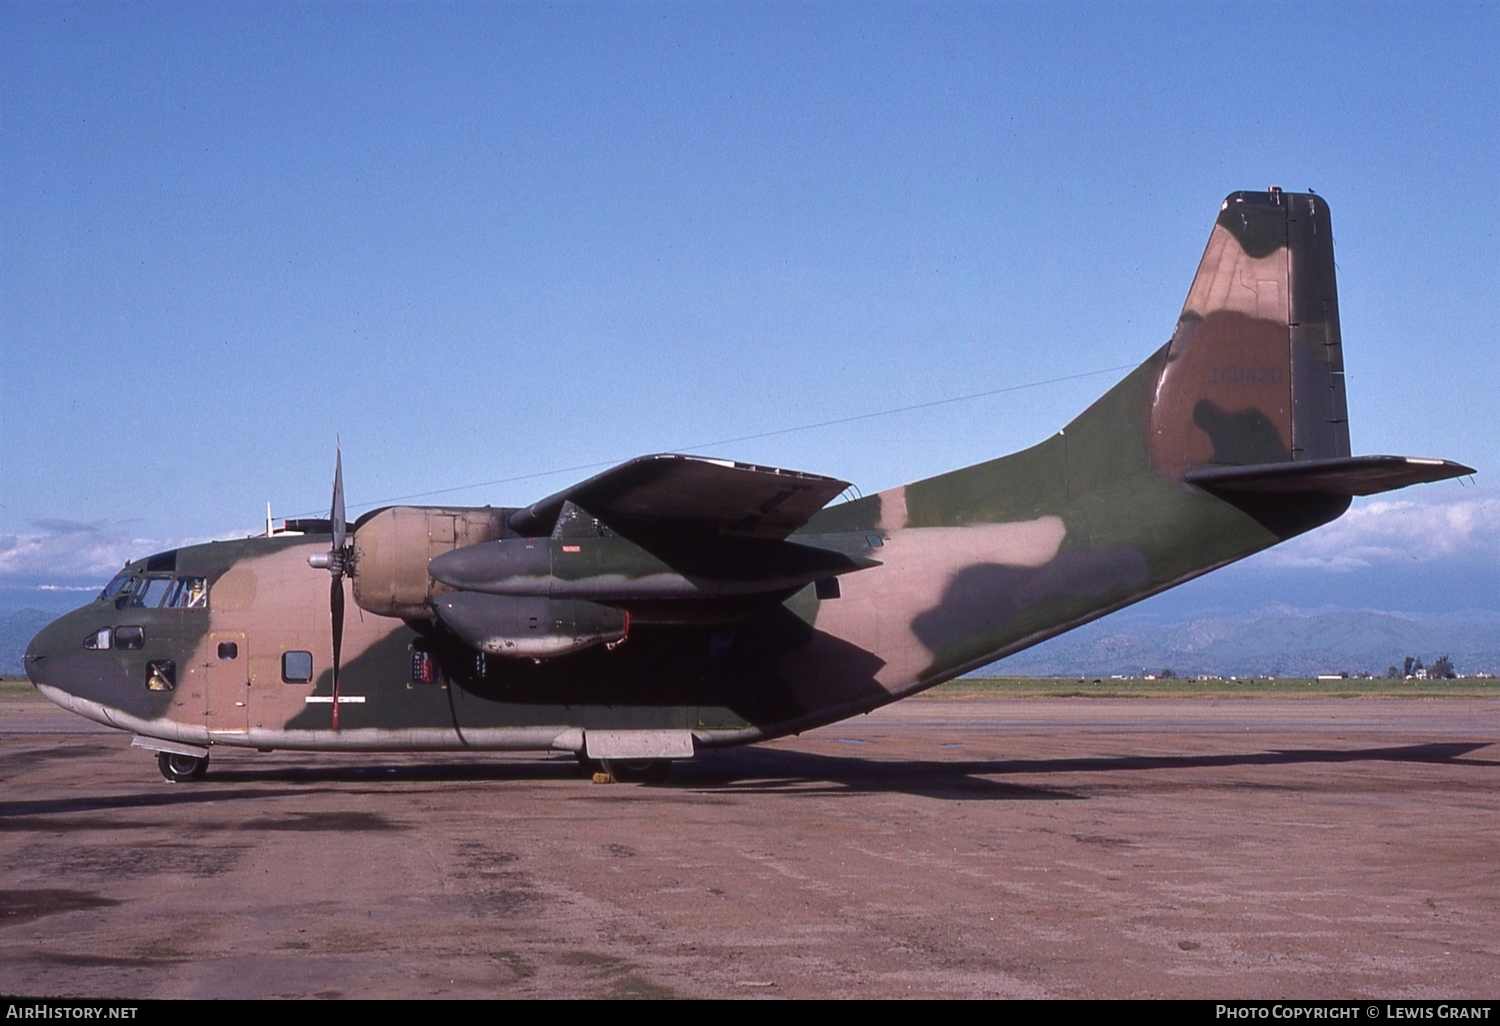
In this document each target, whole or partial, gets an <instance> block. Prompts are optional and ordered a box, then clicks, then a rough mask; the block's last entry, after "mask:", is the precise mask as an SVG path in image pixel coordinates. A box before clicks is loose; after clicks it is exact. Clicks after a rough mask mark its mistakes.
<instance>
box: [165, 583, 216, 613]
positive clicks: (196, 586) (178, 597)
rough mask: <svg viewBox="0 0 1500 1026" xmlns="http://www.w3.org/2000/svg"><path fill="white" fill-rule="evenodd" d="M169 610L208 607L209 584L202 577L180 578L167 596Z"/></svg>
mask: <svg viewBox="0 0 1500 1026" xmlns="http://www.w3.org/2000/svg"><path fill="white" fill-rule="evenodd" d="M166 605H167V608H169V609H203V608H205V607H206V606H207V605H208V584H207V582H206V581H205V580H204V579H203V578H202V577H179V578H177V583H176V584H174V585H173V586H172V592H171V594H169V595H168V596H167V601H166Z"/></svg>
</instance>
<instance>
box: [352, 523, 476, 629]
mask: <svg viewBox="0 0 1500 1026" xmlns="http://www.w3.org/2000/svg"><path fill="white" fill-rule="evenodd" d="M505 513H506V511H505V510H500V509H488V508H486V509H432V508H424V507H420V506H392V507H390V508H388V509H383V510H379V511H377V512H375V513H372V514H369V515H367V516H366V517H364V518H363V519H362V520H361V521H360V523H359V524H358V525H356V527H355V531H354V542H353V560H352V567H353V569H352V571H351V574H352V576H353V578H354V601H355V602H358V603H359V607H360V608H361V609H363V610H365V611H366V612H370V613H376V614H378V615H380V616H399V617H401V618H402V619H405V620H431V619H432V609H431V608H429V606H428V604H427V602H428V600H429V599H430V598H432V596H433V595H434V594H436V593H438V592H441V591H443V590H445V589H444V587H443V586H442V585H440V584H437V583H436V582H435V581H433V579H432V578H431V577H429V576H428V574H427V564H428V563H429V562H430V561H431V560H432V558H433V557H434V556H439V555H442V554H443V553H445V552H452V551H453V550H454V549H455V548H463V547H464V546H468V545H474V544H477V543H479V542H485V541H493V540H494V539H496V538H499V537H500V536H501V534H503V533H504V531H505V524H504V516H505Z"/></svg>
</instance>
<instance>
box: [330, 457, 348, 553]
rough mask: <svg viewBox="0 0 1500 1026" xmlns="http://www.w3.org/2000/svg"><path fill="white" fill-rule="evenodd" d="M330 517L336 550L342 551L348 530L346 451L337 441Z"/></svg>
mask: <svg viewBox="0 0 1500 1026" xmlns="http://www.w3.org/2000/svg"><path fill="white" fill-rule="evenodd" d="M328 519H329V521H330V522H331V523H332V526H333V548H334V551H336V552H341V551H343V548H344V540H345V537H346V535H347V533H348V531H347V528H346V525H345V523H344V452H343V447H342V446H340V445H339V444H338V443H337V442H335V443H334V457H333V507H332V508H331V509H330V510H329V511H328Z"/></svg>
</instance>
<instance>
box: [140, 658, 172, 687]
mask: <svg viewBox="0 0 1500 1026" xmlns="http://www.w3.org/2000/svg"><path fill="white" fill-rule="evenodd" d="M176 687H177V664H176V663H174V662H172V660H170V659H153V660H151V661H150V662H149V663H147V664H146V690H147V691H172V690H174V689H176Z"/></svg>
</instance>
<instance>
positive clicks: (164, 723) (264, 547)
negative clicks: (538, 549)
mask: <svg viewBox="0 0 1500 1026" xmlns="http://www.w3.org/2000/svg"><path fill="white" fill-rule="evenodd" d="M1348 454H1349V434H1348V424H1347V417H1346V414H1345V401H1344V391H1343V360H1342V352H1341V341H1340V336H1339V326H1338V303H1337V296H1336V292H1335V284H1334V269H1333V249H1332V235H1331V229H1330V222H1329V217H1328V210H1327V207H1326V205H1325V204H1324V203H1323V201H1322V199H1321V197H1317V196H1314V195H1311V194H1307V195H1301V194H1291V193H1281V192H1279V191H1272V192H1266V193H1236V194H1234V195H1231V196H1230V197H1229V198H1228V199H1226V200H1225V202H1224V204H1223V207H1222V208H1221V211H1220V215H1219V217H1218V220H1217V222H1216V224H1215V227H1214V229H1213V232H1212V235H1211V237H1210V239H1209V243H1208V247H1207V250H1206V251H1205V253H1204V256H1203V259H1202V261H1201V263H1200V265H1199V268H1198V272H1197V275H1196V276H1195V278H1194V280H1193V283H1192V287H1191V289H1190V290H1189V292H1188V298H1187V302H1186V303H1185V305H1184V307H1183V311H1182V314H1181V316H1180V317H1179V318H1178V322H1177V328H1176V330H1175V331H1174V332H1173V335H1172V338H1171V340H1170V341H1169V342H1168V343H1167V344H1166V345H1164V346H1163V347H1162V348H1161V349H1160V350H1158V351H1157V352H1156V353H1154V354H1152V356H1151V357H1150V358H1149V359H1147V360H1146V362H1145V363H1143V364H1142V365H1141V366H1140V367H1139V368H1137V369H1136V370H1135V371H1133V372H1132V373H1131V374H1129V375H1128V376H1127V377H1126V378H1125V379H1124V380H1123V381H1121V382H1120V383H1119V384H1118V385H1116V386H1115V387H1114V388H1112V389H1111V390H1110V391H1109V392H1108V393H1106V394H1105V395H1104V396H1103V397H1102V398H1100V399H1099V400H1098V401H1097V402H1095V403H1094V404H1093V405H1092V406H1091V407H1089V408H1088V409H1087V410H1086V411H1084V412H1083V413H1082V414H1081V415H1080V416H1079V417H1077V418H1076V419H1075V420H1073V421H1072V422H1071V423H1070V424H1068V425H1067V426H1066V427H1065V428H1064V429H1063V430H1061V431H1059V432H1058V433H1057V434H1056V435H1053V436H1052V437H1050V438H1048V439H1047V440H1046V441H1043V442H1042V443H1040V444H1039V445H1036V446H1033V447H1032V448H1030V449H1027V450H1025V451H1022V452H1019V453H1016V454H1014V455H1011V456H1006V457H1003V458H1001V459H996V460H991V461H989V462H986V463H981V464H979V465H977V466H972V467H967V468H964V469H962V470H956V471H953V472H951V473H947V474H942V475H939V476H937V477H933V478H929V479H927V480H924V481H918V482H916V483H913V484H910V485H906V486H904V487H901V488H895V489H892V490H890V491H887V492H882V493H880V494H878V495H872V496H869V497H866V498H863V499H860V500H857V501H853V502H849V503H845V504H842V505H837V506H832V507H829V508H827V509H825V510H823V511H822V512H820V513H818V514H817V515H815V516H813V517H812V519H811V520H810V521H809V522H808V523H806V525H805V526H804V527H803V528H802V530H800V531H798V532H796V533H795V534H793V535H792V536H791V538H790V539H789V540H790V541H793V542H796V543H800V544H803V545H808V546H813V547H816V548H822V549H827V550H831V551H833V552H836V553H841V554H843V555H844V556H847V557H851V558H853V559H856V560H859V561H861V565H867V564H868V563H869V562H870V561H872V560H874V561H878V565H873V566H867V568H866V569H860V570H858V571H856V572H851V573H847V574H845V575H844V576H842V577H840V578H839V583H840V585H841V587H840V588H839V594H838V596H837V597H830V598H826V599H820V598H818V597H817V590H816V588H815V587H814V586H813V585H808V586H807V587H803V588H801V589H800V590H798V591H797V592H796V593H795V594H793V595H791V597H789V598H787V599H785V601H782V602H779V603H776V604H774V605H773V606H772V607H771V608H768V609H764V610H763V611H761V612H758V613H756V614H755V615H752V616H749V617H748V618H743V619H737V620H730V621H729V622H722V623H703V624H684V623H671V624H652V623H644V624H641V625H639V626H638V627H637V628H635V629H634V630H632V631H631V634H630V637H629V642H628V644H625V645H622V646H620V647H618V648H615V649H613V650H609V649H606V648H604V647H602V646H600V647H594V648H590V649H588V650H586V651H582V652H578V653H575V654H572V655H568V656H566V657H562V658H557V659H551V660H544V661H542V662H539V663H533V662H530V661H525V660H504V659H497V658H493V657H491V658H489V659H484V660H481V659H479V658H478V657H477V654H476V653H475V652H474V651H473V650H472V649H469V648H467V647H466V646H464V645H463V644H462V643H461V642H458V641H457V640H456V639H455V638H453V637H452V636H451V635H449V634H447V633H446V632H444V631H443V630H442V629H441V628H439V627H437V626H436V625H435V624H434V623H433V621H432V620H431V619H430V617H427V618H424V617H423V616H422V615H421V614H423V613H425V610H424V608H423V605H422V604H423V602H425V601H426V600H427V599H429V598H431V597H432V595H433V593H434V591H435V590H436V591H440V590H441V588H440V587H439V588H436V589H434V588H433V587H432V582H429V583H428V585H427V591H426V593H425V594H414V595H412V596H406V597H404V598H402V597H399V596H394V595H393V596H392V597H391V601H392V602H396V603H397V605H396V606H393V607H392V608H393V609H395V608H397V607H398V606H399V608H401V609H405V610H406V611H407V612H408V613H409V614H412V615H411V618H410V619H407V620H403V619H400V618H397V617H395V616H383V615H376V614H373V613H371V612H368V611H366V610H365V609H359V610H357V611H356V614H355V615H353V616H351V617H349V618H348V620H347V623H346V627H345V635H344V641H343V652H344V664H343V670H342V675H341V692H342V694H343V695H345V696H350V697H352V698H355V699H357V700H358V701H356V702H353V703H350V704H346V705H341V707H340V708H341V717H342V724H341V730H340V731H339V732H338V733H334V732H332V731H330V729H329V708H328V706H327V704H326V702H327V700H328V698H329V696H330V688H331V673H330V671H329V669H328V668H329V664H330V658H331V651H330V638H329V627H328V612H327V590H326V589H327V582H326V579H325V578H324V577H323V576H322V575H321V574H318V573H315V572H310V571H309V568H308V565H307V561H306V560H307V556H308V555H309V554H311V553H315V552H322V551H326V549H327V547H328V539H327V538H326V537H317V536H303V537H295V536H286V535H281V536H273V537H269V538H256V539H247V540H244V541H237V542H225V543H213V544H209V545H201V546H193V547H189V548H184V549H181V550H178V552H177V553H176V555H175V559H176V563H177V568H178V571H179V572H184V573H185V572H192V573H201V574H203V575H205V576H207V577H208V578H209V580H210V600H209V608H207V609H173V610H145V609H127V610H124V611H120V610H116V609H115V608H114V606H113V604H112V603H110V602H108V601H102V600H101V601H96V602H95V603H93V604H92V605H90V606H86V607H84V608H82V609H80V610H77V611H75V612H73V613H70V614H68V615H67V616H65V617H63V618H62V619H60V620H58V621H57V622H56V623H54V624H52V625H51V626H49V627H48V628H46V629H45V630H44V631H43V632H42V633H41V634H39V635H38V636H37V638H36V639H35V640H34V641H33V642H32V645H31V649H30V651H29V654H28V660H27V667H28V672H29V673H30V674H31V676H32V679H33V680H34V681H35V682H36V683H37V684H38V686H39V687H40V688H41V689H42V691H43V693H44V694H46V695H47V696H48V697H50V698H52V699H54V700H55V701H58V702H59V703H60V704H63V705H65V706H67V707H69V708H72V709H74V710H75V711H78V712H80V713H82V714H84V715H87V716H90V717H92V718H95V719H98V720H100V721H101V722H105V723H109V724H111V725H114V726H118V727H121V728H124V729H128V730H133V731H136V732H138V733H140V734H143V735H148V736H151V737H158V738H165V739H169V740H176V741H180V742H185V743H189V744H194V745H207V744H233V745H244V746H253V747H260V748H300V749H318V748H341V749H462V748H475V749H490V748H493V749H504V748H509V749H523V748H534V749H546V748H557V749H569V750H575V751H581V750H582V748H583V737H584V732H586V731H589V730H603V729H614V730H619V729H674V730H689V731H691V732H692V733H693V735H694V739H695V742H696V744H697V745H698V746H700V747H702V746H713V745H721V744H733V743H741V742H748V741H754V740H759V739H764V738H770V737H775V736H777V735H781V734H786V733H790V732H793V731H799V730H802V729H805V728H808V727H811V726H815V725H818V724H822V723H828V722H832V721H834V720H838V719H841V718H843V717H846V716H849V715H852V714H854V713H858V712H861V711H866V710H869V709H871V708H874V707H876V706H879V705H882V704H885V703H887V702H891V701H894V700H895V699H898V698H901V697H903V696H906V695H910V694H912V693H914V692H916V691H920V690H922V689H924V688H927V687H931V686H932V685H935V684H938V683H940V682H942V681H944V680H948V679H950V678H952V677H954V676H957V675H959V674H961V673H964V672H966V671H968V670H970V669H973V668H976V667H979V666H982V665H984V664H986V663H988V662H990V661H992V660H994V659H997V658H999V657H1001V656H1004V655H1007V654H1010V653H1012V652H1016V651H1018V650H1020V649H1023V648H1025V647H1027V646H1029V645H1033V644H1036V643H1037V642H1039V641H1042V640H1044V639H1046V638H1048V637H1051V636H1053V635H1055V634H1058V633H1060V632H1063V631H1066V630H1068V629H1070V628H1072V627H1075V626H1077V625H1079V624H1082V623H1085V622H1087V621H1089V620H1092V619H1095V618H1097V617H1099V616H1102V615H1104V614H1106V613H1108V612H1111V611H1113V610H1115V609H1119V608H1121V607H1123V606H1126V605H1128V604H1130V603H1132V602H1136V601H1139V600H1140V599H1142V598H1144V597H1146V596H1148V595H1152V594H1154V593H1156V592H1159V591H1162V590H1163V589H1166V588H1169V587H1172V586H1173V585H1175V584H1179V583H1182V582H1183V581H1186V580H1189V579H1191V578H1193V577H1196V576H1198V575H1200V574H1203V573H1206V572H1208V571H1210V570H1212V569H1214V568H1216V567H1220V566H1224V565H1225V564H1227V563H1231V562H1233V561H1235V560H1238V559H1242V558H1244V557H1245V556H1248V555H1250V554H1252V553H1255V552H1258V551H1260V550H1262V549H1264V548H1266V547H1268V546H1270V545H1274V544H1276V543H1277V542H1279V541H1281V540H1284V539H1285V538H1288V537H1291V536H1292V535H1295V534H1298V533H1300V532H1302V531H1306V530H1308V529H1311V528H1313V527H1316V526H1318V525H1320V524H1322V523H1326V522H1327V521H1329V520H1332V519H1334V518H1335V517H1337V516H1339V515H1340V514H1341V513H1342V512H1343V511H1344V510H1345V509H1346V508H1347V506H1348V504H1349V498H1348V496H1347V495H1326V494H1313V493H1279V494H1276V495H1273V496H1265V495H1261V496H1249V497H1245V496H1241V497H1238V498H1234V497H1231V498H1225V497H1223V495H1222V494H1219V493H1211V492H1209V491H1207V490H1204V489H1202V488H1199V487H1195V486H1193V485H1192V484H1189V483H1185V482H1184V480H1183V475H1184V474H1185V473H1188V472H1190V471H1193V470H1195V469H1201V468H1205V467H1225V466H1228V467H1233V466H1252V465H1259V464H1276V463H1286V462H1291V461H1298V460H1305V459H1328V458H1337V457H1343V456H1347V455H1348ZM428 512H432V511H423V510H410V511H403V510H400V509H398V510H396V511H387V512H386V513H385V514H380V515H385V516H388V517H396V518H399V517H402V516H408V515H410V516H419V515H422V514H424V513H428ZM447 512H450V513H451V514H452V515H453V516H454V517H455V518H456V522H457V523H460V524H469V525H470V527H469V528H466V529H465V530H467V531H468V534H469V535H472V537H470V538H469V540H474V539H480V538H492V537H497V536H498V535H499V534H500V533H503V530H504V528H503V527H498V526H497V527H494V528H493V529H490V528H485V527H483V525H484V524H491V525H500V524H503V522H504V521H505V520H506V519H507V518H508V516H509V515H510V513H511V512H513V511H510V510H500V511H496V510H489V509H485V510H451V511H447ZM497 513H498V514H499V515H498V516H497V515H496V514H497ZM369 519H370V516H369V515H367V517H366V518H365V520H369ZM474 525H479V526H474ZM486 532H488V533H486ZM463 533H464V532H463V531H459V532H458V534H461V535H462V534H463ZM466 537H467V536H466ZM357 538H358V532H357V531H356V539H357ZM463 541H464V538H462V537H460V538H453V537H444V538H441V539H437V540H436V541H433V542H432V544H431V545H429V546H428V547H427V548H424V549H422V551H420V552H416V551H412V552H386V553H385V555H384V556H383V557H382V558H386V559H388V560H393V561H395V562H400V561H401V560H403V559H408V560H410V559H416V560H418V561H419V564H420V566H421V567H425V566H426V561H427V560H428V559H430V558H432V557H433V556H434V555H437V554H439V553H440V552H443V551H448V550H449V549H451V548H453V547H454V546H455V545H456V544H459V543H461V542H463ZM572 541H573V544H574V546H575V547H574V548H572V549H570V550H569V551H571V552H576V553H577V554H578V555H579V556H580V563H584V564H587V563H588V562H589V553H588V552H587V551H585V550H587V549H588V548H589V547H590V546H597V545H604V544H609V545H613V546H616V547H618V546H619V545H620V544H621V543H622V540H621V539H617V538H610V539H606V538H598V539H590V538H578V539H572ZM641 555H642V558H641V559H640V560H639V561H638V562H639V563H640V566H639V572H640V573H641V574H650V573H660V572H661V564H660V562H659V561H658V560H657V559H656V558H655V557H652V556H650V555H649V554H646V553H642V554H641ZM372 558H373V557H372ZM549 558H552V557H549ZM144 565H145V564H144V561H142V562H141V563H138V564H132V568H133V569H136V570H138V571H139V570H143V569H144ZM612 565H616V566H618V565H619V561H618V560H616V561H615V562H614V563H613V564H612ZM573 576H575V577H576V575H573ZM425 579H426V578H425V571H424V572H423V574H422V576H421V577H420V578H419V580H425ZM355 587H356V588H358V587H359V584H358V579H357V578H356V585H355ZM420 590H421V589H420V588H419V589H418V591H420ZM356 594H358V592H356ZM398 599H399V601H398ZM403 602H404V603H405V605H401V604H400V603H403ZM361 604H362V605H364V604H365V603H364V599H363V598H362V599H361ZM408 606H409V607H410V608H409V609H407V607H408ZM127 623H128V624H135V625H140V626H142V627H143V628H144V630H145V634H146V637H147V639H148V640H147V644H146V646H145V648H144V649H142V650H140V651H134V652H122V651H118V650H116V651H109V652H93V651H85V650H83V649H82V647H81V643H82V640H83V638H84V637H85V636H86V635H88V634H89V633H91V632H92V631H95V630H97V629H98V628H100V627H102V626H119V625H123V624H127ZM225 639H232V640H234V641H235V642H236V643H237V645H238V652H239V655H238V657H237V658H236V659H234V660H225V659H221V658H219V657H218V646H219V642H220V641H221V640H225ZM288 650H301V651H307V652H311V653H312V654H313V659H314V663H315V665H316V667H318V673H317V674H316V676H315V679H314V681H313V682H311V683H307V684H294V683H286V682H284V681H283V680H282V677H281V656H282V653H283V652H285V651H288ZM414 650H426V651H430V652H431V653H433V655H434V656H435V657H436V658H438V660H439V661H440V663H441V665H442V668H443V671H444V673H443V675H442V678H441V682H440V683H434V684H420V683H413V681H412V674H411V672H410V667H411V663H412V652H413V651H414ZM164 658H170V659H174V660H175V661H176V665H177V667H178V681H177V687H176V689H175V691H171V692H152V691H148V690H146V688H145V681H146V674H147V670H146V665H147V662H148V661H149V660H152V659H164ZM309 698H312V699H314V700H316V699H319V698H321V699H323V702H322V703H319V702H317V701H313V702H309V701H308V700H309Z"/></svg>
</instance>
